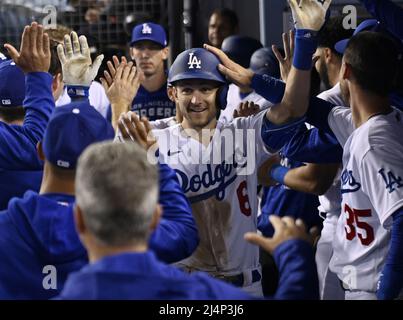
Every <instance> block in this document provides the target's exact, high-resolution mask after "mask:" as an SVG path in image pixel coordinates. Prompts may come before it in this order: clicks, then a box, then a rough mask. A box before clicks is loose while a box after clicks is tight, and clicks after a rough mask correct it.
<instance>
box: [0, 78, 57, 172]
mask: <svg viewBox="0 0 403 320" xmlns="http://www.w3.org/2000/svg"><path fill="white" fill-rule="evenodd" d="M25 81H26V95H25V100H24V109H25V118H24V123H23V125H22V126H16V125H8V124H6V123H0V144H1V148H0V167H1V168H2V169H6V170H41V169H42V162H41V161H40V160H39V158H38V157H37V152H36V145H37V143H38V142H39V141H40V140H42V138H43V134H44V133H45V129H46V126H47V124H48V121H49V118H50V115H51V113H52V111H53V109H54V106H55V103H54V100H53V95H52V89H51V86H52V76H51V75H50V74H49V73H45V72H32V73H28V74H27V76H26V80H25Z"/></svg>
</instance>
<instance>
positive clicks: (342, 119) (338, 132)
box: [328, 107, 355, 147]
mask: <svg viewBox="0 0 403 320" xmlns="http://www.w3.org/2000/svg"><path fill="white" fill-rule="evenodd" d="M328 123H329V127H330V129H331V130H332V132H333V134H334V136H335V137H336V138H337V141H339V143H340V145H341V146H342V147H344V145H345V144H346V142H347V139H348V138H349V136H350V135H351V134H352V133H353V131H354V130H355V128H354V124H353V119H352V115H351V110H350V109H349V108H345V107H334V108H332V110H331V111H330V112H329V114H328Z"/></svg>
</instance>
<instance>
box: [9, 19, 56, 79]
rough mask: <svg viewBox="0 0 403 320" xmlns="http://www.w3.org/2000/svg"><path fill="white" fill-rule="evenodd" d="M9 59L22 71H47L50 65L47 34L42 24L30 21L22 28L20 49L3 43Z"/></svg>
mask: <svg viewBox="0 0 403 320" xmlns="http://www.w3.org/2000/svg"><path fill="white" fill-rule="evenodd" d="M4 47H5V48H6V49H7V51H8V53H9V55H10V57H11V59H13V61H14V62H15V64H16V65H17V66H19V67H20V68H21V70H22V71H23V72H24V73H28V72H48V71H49V67H50V45H49V36H48V35H47V34H46V33H44V32H43V26H41V25H39V24H38V23H36V22H32V23H31V25H30V26H26V27H25V28H24V32H23V34H22V40H21V46H20V51H19V52H18V50H17V49H16V48H14V47H13V46H12V45H11V44H5V45H4Z"/></svg>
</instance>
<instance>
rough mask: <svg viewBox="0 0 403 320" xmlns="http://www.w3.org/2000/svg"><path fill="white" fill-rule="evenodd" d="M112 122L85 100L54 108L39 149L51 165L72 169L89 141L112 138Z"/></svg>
mask: <svg viewBox="0 0 403 320" xmlns="http://www.w3.org/2000/svg"><path fill="white" fill-rule="evenodd" d="M113 138H114V131H113V128H112V126H111V124H110V123H109V122H108V121H107V120H106V119H105V118H104V117H102V115H101V114H100V113H99V112H98V111H96V110H95V109H94V107H92V106H91V105H90V104H89V102H88V100H84V101H80V102H73V103H71V104H68V105H66V106H62V107H59V108H56V109H55V110H54V112H53V114H52V116H51V118H50V120H49V123H48V126H47V128H46V130H45V134H44V136H43V140H42V150H43V154H44V156H45V158H46V161H47V162H49V163H50V164H51V165H52V166H53V167H56V168H59V169H60V170H75V169H76V165H77V160H78V158H79V156H80V155H81V153H82V152H83V151H84V150H85V149H86V148H87V147H88V146H89V145H91V144H93V143H96V142H101V141H105V140H112V139H113Z"/></svg>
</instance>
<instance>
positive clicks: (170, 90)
mask: <svg viewBox="0 0 403 320" xmlns="http://www.w3.org/2000/svg"><path fill="white" fill-rule="evenodd" d="M167 94H168V98H169V100H171V101H172V102H174V103H175V94H174V88H173V87H168V88H167Z"/></svg>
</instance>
